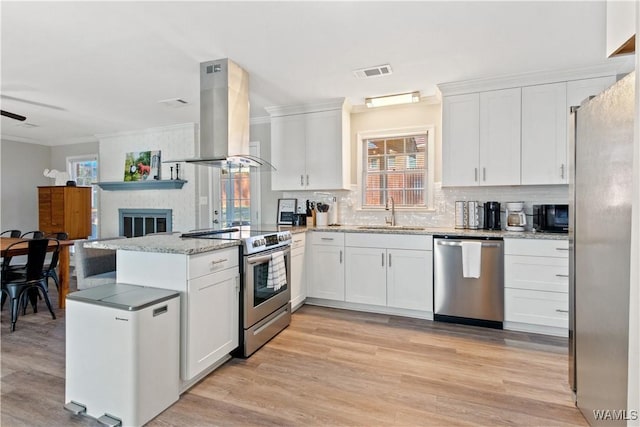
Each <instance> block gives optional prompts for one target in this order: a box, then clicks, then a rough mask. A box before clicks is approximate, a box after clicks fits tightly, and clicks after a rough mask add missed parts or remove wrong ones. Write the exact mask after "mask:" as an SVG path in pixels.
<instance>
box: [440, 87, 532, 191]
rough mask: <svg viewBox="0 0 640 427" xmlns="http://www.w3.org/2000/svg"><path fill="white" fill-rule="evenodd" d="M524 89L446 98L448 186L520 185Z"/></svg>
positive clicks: (444, 158) (445, 176) (444, 177)
mask: <svg viewBox="0 0 640 427" xmlns="http://www.w3.org/2000/svg"><path fill="white" fill-rule="evenodd" d="M520 97H521V95H520V88H512V89H503V90H493V91H486V92H480V93H472V94H465V95H454V96H449V97H445V98H444V100H443V117H442V121H443V143H442V163H443V166H442V174H443V175H442V184H443V185H444V186H477V185H519V184H520V102H521V100H520Z"/></svg>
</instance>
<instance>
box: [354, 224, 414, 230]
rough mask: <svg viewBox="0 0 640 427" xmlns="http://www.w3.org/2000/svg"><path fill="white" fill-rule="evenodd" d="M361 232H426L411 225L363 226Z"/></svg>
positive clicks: (360, 227)
mask: <svg viewBox="0 0 640 427" xmlns="http://www.w3.org/2000/svg"><path fill="white" fill-rule="evenodd" d="M358 228H359V229H360V230H424V227H414V226H411V225H361V226H359V227H358Z"/></svg>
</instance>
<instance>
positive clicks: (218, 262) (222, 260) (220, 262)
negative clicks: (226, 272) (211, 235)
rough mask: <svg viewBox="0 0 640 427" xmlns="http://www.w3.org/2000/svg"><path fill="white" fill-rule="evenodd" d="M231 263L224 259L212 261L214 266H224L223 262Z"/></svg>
mask: <svg viewBox="0 0 640 427" xmlns="http://www.w3.org/2000/svg"><path fill="white" fill-rule="evenodd" d="M227 261H229V260H228V259H227V258H222V259H216V260H214V261H211V264H212V265H216V264H222V263H223V262H227Z"/></svg>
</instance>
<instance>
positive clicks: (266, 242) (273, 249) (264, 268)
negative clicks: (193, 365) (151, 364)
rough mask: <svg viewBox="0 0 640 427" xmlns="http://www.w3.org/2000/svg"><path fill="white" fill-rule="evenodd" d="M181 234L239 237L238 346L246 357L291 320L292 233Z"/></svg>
mask: <svg viewBox="0 0 640 427" xmlns="http://www.w3.org/2000/svg"><path fill="white" fill-rule="evenodd" d="M180 237H185V238H196V239H220V240H241V241H242V245H240V256H241V262H240V268H241V272H240V273H241V277H242V286H241V299H240V301H241V302H240V307H239V309H240V347H239V349H238V353H237V355H239V356H241V357H248V356H250V355H251V354H252V353H254V352H255V351H256V350H258V349H259V348H260V347H262V346H263V345H264V344H266V343H267V342H268V341H269V340H270V339H271V338H273V337H275V336H276V335H277V334H278V333H280V331H282V330H283V329H284V328H286V327H287V326H288V325H289V323H290V322H291V288H290V283H291V273H290V265H291V264H290V255H291V232H289V231H265V230H264V229H261V230H255V229H251V228H249V227H238V228H230V229H223V230H197V231H194V232H190V233H185V234H182V235H181V236H180Z"/></svg>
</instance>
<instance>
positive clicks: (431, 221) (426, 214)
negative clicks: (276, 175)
mask: <svg viewBox="0 0 640 427" xmlns="http://www.w3.org/2000/svg"><path fill="white" fill-rule="evenodd" d="M323 193H324V194H323ZM330 193H331V194H333V195H335V196H336V197H337V198H338V201H339V209H338V219H339V222H340V224H344V225H369V224H380V225H382V224H384V217H385V216H388V215H389V212H388V211H385V210H380V211H377V210H368V209H367V210H363V209H358V208H357V206H358V200H359V198H360V194H361V193H360V190H359V188H358V187H357V186H355V185H354V186H352V188H351V190H350V191H344V190H341V191H332V192H330ZM325 194H326V193H325V192H313V191H299V192H285V193H284V195H283V197H286V198H296V199H298V209H299V212H302V211H303V210H304V207H305V201H306V200H307V199H308V200H318V201H320V200H326V197H327V196H326V195H325ZM568 198H569V187H568V186H567V185H540V186H510V187H477V188H472V187H444V188H443V187H442V186H441V185H440V183H436V184H435V186H434V197H433V209H432V210H429V211H422V212H420V211H404V210H402V209H397V210H396V223H397V224H398V225H416V226H418V225H419V226H425V227H453V226H454V222H455V209H454V207H455V202H456V201H457V200H464V201H469V200H474V201H479V202H481V203H484V202H487V201H496V202H500V204H501V205H502V206H501V210H502V211H503V214H502V221H501V223H502V224H503V227H504V203H506V202H525V213H526V214H527V215H528V216H527V223H528V228H530V227H531V221H530V220H531V217H530V215H531V213H532V205H534V204H542V203H562V204H566V203H568ZM300 209H302V210H300Z"/></svg>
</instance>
